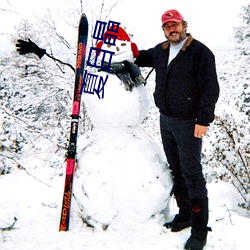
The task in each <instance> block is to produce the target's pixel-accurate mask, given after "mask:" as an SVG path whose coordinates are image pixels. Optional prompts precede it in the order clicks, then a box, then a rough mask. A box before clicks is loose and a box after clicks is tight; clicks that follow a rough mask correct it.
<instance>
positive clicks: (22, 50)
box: [16, 38, 46, 59]
mask: <svg viewBox="0 0 250 250" xmlns="http://www.w3.org/2000/svg"><path fill="white" fill-rule="evenodd" d="M16 47H17V52H19V55H25V54H28V53H34V54H36V55H37V56H39V58H40V59H41V58H42V57H43V56H44V55H45V53H46V50H45V49H41V48H39V47H38V46H37V45H36V44H35V43H33V42H32V41H31V40H30V39H29V38H28V42H27V41H24V40H21V39H19V40H17V43H16Z"/></svg>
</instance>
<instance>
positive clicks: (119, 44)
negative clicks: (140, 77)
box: [102, 40, 134, 63]
mask: <svg viewBox="0 0 250 250" xmlns="http://www.w3.org/2000/svg"><path fill="white" fill-rule="evenodd" d="M102 49H103V50H106V51H110V52H115V54H113V56H112V63H116V62H123V61H126V60H127V61H130V62H133V61H134V56H133V52H132V49H131V42H127V41H121V40H116V42H115V45H110V44H105V43H104V44H103V45H102Z"/></svg>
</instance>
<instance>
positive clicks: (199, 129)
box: [194, 124, 208, 138]
mask: <svg viewBox="0 0 250 250" xmlns="http://www.w3.org/2000/svg"><path fill="white" fill-rule="evenodd" d="M207 130H208V126H202V125H198V124H196V125H195V128H194V136H195V137H197V138H202V137H204V136H206V135H207Z"/></svg>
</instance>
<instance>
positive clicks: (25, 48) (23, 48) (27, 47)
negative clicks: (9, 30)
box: [16, 38, 75, 72]
mask: <svg viewBox="0 0 250 250" xmlns="http://www.w3.org/2000/svg"><path fill="white" fill-rule="evenodd" d="M16 48H17V52H18V53H19V55H26V54H28V53H34V54H36V55H37V56H38V57H39V58H40V59H42V57H43V56H44V55H46V56H48V57H49V58H51V59H53V60H54V61H56V62H59V63H60V64H63V65H66V66H68V67H70V68H71V69H72V70H73V71H74V72H75V68H74V67H73V66H72V65H71V64H69V63H65V62H62V61H61V60H59V59H57V58H55V57H54V56H52V55H50V54H48V53H47V52H46V49H42V48H40V47H38V46H37V45H36V44H35V43H34V42H32V41H31V40H30V39H29V38H28V41H24V40H21V39H18V40H17V43H16Z"/></svg>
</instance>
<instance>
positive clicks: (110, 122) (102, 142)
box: [74, 27, 172, 228]
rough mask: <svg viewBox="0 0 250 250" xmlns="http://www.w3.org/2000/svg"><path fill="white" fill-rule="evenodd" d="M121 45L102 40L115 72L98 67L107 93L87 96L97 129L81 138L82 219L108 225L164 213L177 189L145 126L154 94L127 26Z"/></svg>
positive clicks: (78, 186)
mask: <svg viewBox="0 0 250 250" xmlns="http://www.w3.org/2000/svg"><path fill="white" fill-rule="evenodd" d="M115 44H116V45H113V46H110V45H107V44H105V43H102V42H100V43H98V44H97V47H98V48H101V49H103V50H106V51H111V52H115V54H113V56H112V61H111V72H110V71H109V72H108V71H99V72H96V74H98V75H99V76H102V77H104V78H105V76H106V75H108V80H107V83H106V84H105V87H104V93H105V94H104V98H102V99H99V98H98V97H97V96H96V95H91V94H85V96H84V100H85V103H86V107H87V112H88V115H89V117H90V119H91V121H92V124H93V126H94V129H93V130H92V131H88V132H87V133H85V134H84V135H83V136H80V137H79V139H78V142H79V143H78V167H77V170H76V173H75V178H74V196H75V198H76V200H77V203H78V207H80V216H81V218H82V220H83V221H84V222H86V223H87V224H91V225H92V226H94V227H97V226H98V225H100V226H102V228H107V227H113V228H126V227H127V226H129V227H131V226H132V225H135V224H138V223H144V222H146V221H147V220H149V219H150V218H152V217H154V218H157V217H159V216H158V215H160V214H161V212H162V211H163V210H166V208H167V207H168V203H169V200H170V192H171V189H172V177H171V174H170V171H169V169H168V168H167V164H166V162H165V158H164V155H163V154H162V151H161V150H160V149H159V148H158V145H157V144H156V142H154V140H153V139H152V138H151V137H150V136H149V135H148V133H147V132H146V131H145V130H144V129H143V128H142V127H141V126H140V124H141V122H142V121H143V119H144V118H145V116H146V114H147V112H148V109H149V96H148V93H147V90H146V88H145V86H144V84H143V83H144V81H143V79H142V77H141V76H140V74H138V72H139V69H137V68H136V67H137V66H136V65H134V64H133V62H134V60H135V57H136V56H137V55H138V53H139V52H138V49H137V46H136V44H135V43H132V42H131V41H130V37H129V36H128V35H127V33H126V32H125V30H124V29H122V28H121V27H119V33H118V37H117V39H116V43H115ZM125 68H126V69H127V68H129V69H128V71H132V72H133V73H135V74H134V76H131V75H130V74H129V73H128V71H126V70H124V69H125ZM112 71H113V72H112ZM78 211H79V209H78Z"/></svg>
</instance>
